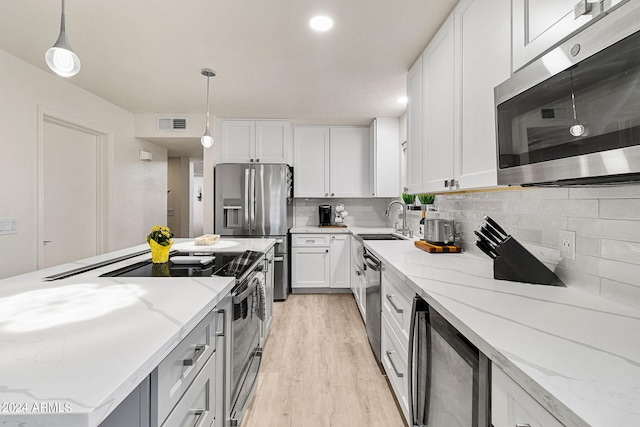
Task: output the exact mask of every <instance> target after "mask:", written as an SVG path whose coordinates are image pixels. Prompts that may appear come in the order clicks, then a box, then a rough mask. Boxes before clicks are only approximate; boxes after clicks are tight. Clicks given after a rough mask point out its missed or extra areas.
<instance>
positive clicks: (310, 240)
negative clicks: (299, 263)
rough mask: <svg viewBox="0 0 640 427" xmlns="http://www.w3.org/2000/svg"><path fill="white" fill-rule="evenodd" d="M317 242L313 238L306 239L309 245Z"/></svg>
mask: <svg viewBox="0 0 640 427" xmlns="http://www.w3.org/2000/svg"><path fill="white" fill-rule="evenodd" d="M315 242H316V241H315V240H312V239H307V240H306V241H305V243H306V244H307V245H313V244H314V243H315Z"/></svg>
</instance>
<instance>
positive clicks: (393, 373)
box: [380, 313, 409, 422]
mask: <svg viewBox="0 0 640 427" xmlns="http://www.w3.org/2000/svg"><path fill="white" fill-rule="evenodd" d="M381 326H382V332H381V337H380V338H381V347H382V352H381V355H380V357H381V358H382V366H383V367H384V370H385V372H386V373H387V378H388V379H389V383H391V388H392V389H393V392H394V394H395V395H396V399H397V400H398V403H399V404H400V408H401V409H402V415H404V418H405V420H407V422H408V421H409V372H408V369H407V367H408V361H409V357H408V353H407V350H406V348H404V346H403V345H402V344H401V342H400V339H398V337H397V336H396V334H395V332H394V331H393V328H392V327H391V324H390V323H389V321H388V320H387V315H386V313H382V325H381Z"/></svg>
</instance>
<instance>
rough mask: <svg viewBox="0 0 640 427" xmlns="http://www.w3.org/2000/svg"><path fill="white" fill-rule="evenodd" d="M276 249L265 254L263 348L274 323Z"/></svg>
mask: <svg viewBox="0 0 640 427" xmlns="http://www.w3.org/2000/svg"><path fill="white" fill-rule="evenodd" d="M274 258H275V249H274V248H271V249H270V250H269V252H267V253H266V254H265V258H264V265H265V268H264V275H265V286H264V287H265V298H266V300H265V304H266V307H265V308H266V309H265V317H264V322H263V323H262V346H263V347H264V342H265V341H266V340H267V337H268V336H269V331H270V330H271V322H272V321H273V285H274V281H273V279H274V277H273V269H274Z"/></svg>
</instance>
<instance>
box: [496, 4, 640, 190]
mask: <svg viewBox="0 0 640 427" xmlns="http://www.w3.org/2000/svg"><path fill="white" fill-rule="evenodd" d="M638 22H640V4H638V2H629V3H627V4H625V5H623V6H621V7H619V8H618V9H617V10H615V11H613V12H611V15H610V16H607V17H606V18H604V19H601V20H600V21H599V22H596V23H594V24H593V25H592V26H590V27H589V28H587V29H585V30H584V31H582V32H580V33H578V34H577V35H575V36H574V37H573V38H571V39H569V40H568V41H566V42H565V43H563V44H561V45H560V46H558V47H557V48H555V49H553V50H552V51H550V52H548V53H547V54H546V55H544V56H543V57H541V58H540V59H538V60H536V61H534V62H532V63H531V64H529V65H528V66H526V67H525V68H524V69H522V70H521V71H518V72H517V73H516V74H515V75H514V76H513V77H512V78H510V79H509V80H507V81H505V82H504V83H502V84H501V85H499V86H498V87H496V89H495V98H496V112H497V114H496V120H497V135H498V136H497V139H498V143H497V161H498V184H500V185H547V186H569V185H589V186H591V185H603V184H615V185H617V184H621V183H628V182H638V181H640V32H638V31H637V30H638V26H637V23H638Z"/></svg>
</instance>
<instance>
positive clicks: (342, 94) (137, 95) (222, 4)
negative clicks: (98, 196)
mask: <svg viewBox="0 0 640 427" xmlns="http://www.w3.org/2000/svg"><path fill="white" fill-rule="evenodd" d="M456 3H457V0H399V1H390V0H368V1H367V0H315V1H313V0H271V1H269V0H188V1H184V2H179V1H175V0H106V1H105V0H100V1H99V0H67V1H66V12H67V34H68V36H69V41H70V43H71V46H72V47H73V49H74V51H75V52H76V53H77V54H78V55H79V56H80V58H81V61H82V69H81V71H80V73H79V74H78V75H77V76H75V77H72V78H70V81H71V82H72V83H73V84H75V85H77V86H80V87H82V88H84V89H86V90H88V91H89V92H92V93H94V94H96V95H98V96H100V97H102V98H104V99H106V100H108V101H110V102H112V103H114V104H116V105H119V106H121V107H122V108H124V109H126V110H128V111H131V112H132V113H158V114H198V113H203V114H204V112H205V111H206V78H205V77H203V76H202V75H201V74H200V69H201V68H203V67H209V68H213V69H214V70H216V72H217V76H216V77H214V78H212V79H211V111H212V113H213V114H215V115H216V116H217V117H219V118H224V117H236V118H286V119H291V120H292V122H293V123H294V124H336V125H340V124H342V125H347V124H349V125H358V124H368V123H369V122H370V121H371V119H372V118H374V117H399V116H401V115H402V114H403V113H404V110H405V107H404V106H401V105H399V104H398V103H397V102H396V99H397V98H398V97H399V96H401V95H405V93H406V72H407V70H408V69H409V67H410V66H411V64H412V63H413V61H414V60H415V59H416V58H417V57H418V56H419V54H420V52H421V51H422V49H423V48H424V47H425V46H426V44H427V43H428V41H429V40H430V39H431V37H432V36H433V34H434V33H435V31H436V30H437V29H438V27H439V26H440V24H441V23H442V22H443V21H444V19H445V18H446V16H447V15H448V14H449V13H450V11H451V10H452V9H453V7H454V6H455V4H456ZM318 13H322V14H328V15H330V16H332V17H333V19H334V22H335V24H334V27H333V29H332V30H331V31H329V32H327V33H315V32H313V31H311V30H310V29H309V27H308V20H309V19H310V18H311V17H312V16H313V15H315V14H318ZM59 25H60V1H57V0H0V49H3V50H5V51H7V52H9V53H11V54H13V55H15V56H17V57H19V58H22V59H24V60H25V61H27V62H29V63H31V64H33V65H35V66H37V67H40V68H42V69H43V70H47V71H48V68H47V66H46V64H45V61H44V53H45V51H46V50H47V49H48V48H49V47H50V46H51V45H52V44H53V43H54V42H55V40H56V38H57V36H58V32H59ZM160 143H162V141H160ZM170 154H171V153H170ZM174 154H175V153H174Z"/></svg>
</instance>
